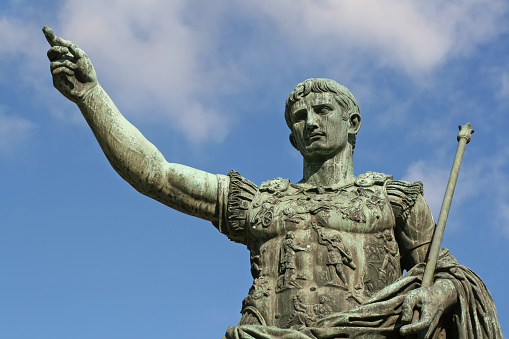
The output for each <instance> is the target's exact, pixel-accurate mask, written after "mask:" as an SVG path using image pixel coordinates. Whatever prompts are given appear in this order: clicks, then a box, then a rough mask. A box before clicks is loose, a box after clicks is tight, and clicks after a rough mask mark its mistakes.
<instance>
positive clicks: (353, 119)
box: [348, 113, 362, 134]
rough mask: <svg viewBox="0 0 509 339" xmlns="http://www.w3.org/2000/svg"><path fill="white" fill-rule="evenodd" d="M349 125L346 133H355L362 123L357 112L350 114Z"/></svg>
mask: <svg viewBox="0 0 509 339" xmlns="http://www.w3.org/2000/svg"><path fill="white" fill-rule="evenodd" d="M349 123H350V126H349V127H348V133H350V134H357V132H358V131H359V129H360V128H361V125H362V118H361V115H360V114H359V113H353V114H350V119H349Z"/></svg>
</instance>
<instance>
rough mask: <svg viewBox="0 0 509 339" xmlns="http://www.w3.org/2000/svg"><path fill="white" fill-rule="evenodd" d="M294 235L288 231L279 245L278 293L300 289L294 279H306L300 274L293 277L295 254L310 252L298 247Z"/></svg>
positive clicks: (307, 249)
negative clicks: (289, 289)
mask: <svg viewBox="0 0 509 339" xmlns="http://www.w3.org/2000/svg"><path fill="white" fill-rule="evenodd" d="M294 238H295V233H293V232H292V231H289V232H288V233H287V234H286V236H285V239H284V240H283V244H282V245H281V262H280V265H281V266H280V271H281V276H280V279H279V280H278V291H282V290H284V289H287V288H300V285H299V284H298V283H297V281H296V279H306V278H305V276H304V275H303V274H302V273H299V274H297V275H295V268H296V266H295V255H296V253H295V252H298V251H306V252H310V251H311V250H310V249H309V248H303V247H299V246H297V245H296V244H295V242H294Z"/></svg>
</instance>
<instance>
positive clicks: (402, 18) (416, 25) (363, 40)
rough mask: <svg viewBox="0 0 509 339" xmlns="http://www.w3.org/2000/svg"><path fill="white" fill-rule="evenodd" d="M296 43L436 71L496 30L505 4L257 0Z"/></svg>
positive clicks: (320, 50)
mask: <svg viewBox="0 0 509 339" xmlns="http://www.w3.org/2000/svg"><path fill="white" fill-rule="evenodd" d="M257 4H258V6H260V7H261V10H264V11H265V13H266V14H267V15H269V16H271V17H272V19H273V20H274V22H276V23H277V25H278V26H279V28H280V29H281V30H282V31H283V32H284V34H286V35H287V36H289V37H290V38H291V39H292V42H293V43H295V44H299V45H301V46H303V47H305V48H308V49H310V52H311V53H314V54H316V53H327V52H328V51H330V50H340V51H342V53H341V54H342V55H343V57H344V58H348V54H349V53H350V52H351V51H355V50H361V51H364V52H366V54H370V55H376V56H377V59H376V60H377V61H378V62H381V63H382V64H386V65H389V66H391V67H393V68H397V69H401V68H403V70H405V71H406V72H407V73H409V74H420V73H426V72H429V71H432V70H433V68H434V67H436V66H438V65H440V64H442V63H443V62H445V61H446V59H447V57H449V56H456V55H458V54H462V53H465V52H468V51H470V50H471V49H472V48H476V47H477V45H478V44H479V43H482V42H485V41H486V40H487V39H489V38H490V37H492V36H493V35H495V34H497V33H501V32H500V29H499V31H497V27H496V23H497V20H498V19H499V18H500V17H501V16H502V15H503V14H504V12H505V11H506V9H507V5H506V4H505V3H504V2H503V1H500V0H489V1H480V0H470V1H463V0H462V1H460V0H457V1H447V2H443V1H440V2H439V1H426V2H421V1H407V0H387V1H369V0H357V1H330V0H329V1H327V0H324V1H319V2H316V1H311V0H300V1H295V0H284V1H278V2H277V3H274V2H272V1H269V0H264V1H258V2H257Z"/></svg>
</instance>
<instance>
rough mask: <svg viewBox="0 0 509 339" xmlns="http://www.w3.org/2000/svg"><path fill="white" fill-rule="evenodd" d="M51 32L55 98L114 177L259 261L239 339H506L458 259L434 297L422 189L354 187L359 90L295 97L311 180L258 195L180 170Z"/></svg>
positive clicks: (377, 184) (249, 185)
mask: <svg viewBox="0 0 509 339" xmlns="http://www.w3.org/2000/svg"><path fill="white" fill-rule="evenodd" d="M43 31H44V34H45V36H46V39H47V40H48V42H49V44H50V45H51V48H50V49H49V51H48V58H49V60H50V69H51V73H52V77H53V84H54V86H55V87H56V88H57V89H58V90H59V91H60V92H61V93H62V94H63V95H64V96H65V97H66V98H67V99H69V100H71V101H72V102H74V103H76V104H77V106H78V107H79V109H80V110H81V112H82V114H83V116H84V118H85V119H86V121H87V123H88V124H89V126H90V127H91V129H92V132H93V134H94V136H95V137H96V139H97V141H98V142H99V145H100V147H101V148H102V150H103V152H104V154H105V155H106V157H107V158H108V161H109V162H110V164H111V165H112V167H113V168H114V170H115V171H116V172H117V173H118V174H119V175H120V176H121V177H122V178H123V179H125V180H126V181H127V182H128V183H129V184H130V185H132V186H133V187H134V188H135V189H136V190H137V191H139V192H141V193H142V194H145V195H147V196H149V197H151V198H153V199H155V200H157V201H159V202H161V203H162V204H165V205H167V206H169V207H171V208H174V209H176V210H178V211H181V212H183V213H187V214H189V215H193V216H196V217H199V218H202V219H205V220H208V221H211V222H212V224H213V225H214V226H215V227H216V228H217V229H218V230H219V231H220V232H221V233H223V234H224V235H226V236H227V237H228V238H229V239H230V240H233V241H235V242H238V243H241V244H244V245H246V246H247V248H248V249H249V250H250V251H251V271H252V274H253V286H252V287H251V289H250V290H249V294H248V296H247V297H246V298H245V299H244V302H243V305H242V311H241V312H242V318H241V320H240V322H239V324H238V325H237V326H233V325H232V326H230V327H229V328H228V329H227V330H226V334H225V338H226V339H239V338H254V339H256V338H264V339H268V338H274V339H275V338H282V337H285V338H297V339H321V338H323V339H325V338H402V337H405V338H414V337H415V336H417V335H418V334H420V333H423V334H424V335H425V337H426V338H439V337H440V338H444V336H446V337H449V338H472V337H475V338H502V333H501V330H500V326H499V325H498V319H497V313H496V309H495V306H494V303H493V300H492V298H491V296H490V294H489V292H488V290H487V289H486V287H485V285H484V283H483V282H482V280H481V279H480V278H479V277H478V276H477V275H476V274H475V273H473V272H472V271H471V270H469V269H468V268H466V267H465V266H463V265H460V264H459V263H458V262H457V261H456V259H455V258H454V257H453V256H452V255H451V254H449V253H448V251H447V250H446V249H443V250H442V252H441V255H440V258H439V261H438V264H437V268H436V270H435V275H434V284H433V285H432V286H430V287H421V282H422V277H423V271H424V266H425V264H424V262H425V261H426V255H427V251H428V247H429V244H430V241H431V237H432V235H433V231H434V227H435V222H434V220H433V216H432V215H431V212H430V210H429V207H428V205H427V204H426V202H425V201H424V198H423V195H422V194H423V188H422V183H420V182H406V181H401V180H394V179H393V178H392V176H391V175H386V174H383V173H377V172H367V173H364V174H360V175H357V176H356V175H355V174H354V169H353V160H352V159H353V150H354V147H355V141H356V137H357V132H358V131H359V129H360V127H361V115H360V111H359V106H358V104H357V101H356V100H355V98H354V96H353V95H352V93H350V91H349V90H348V89H347V88H346V87H344V86H342V85H340V84H338V83H337V82H335V81H333V80H330V79H322V78H316V79H308V80H305V81H303V82H302V83H300V84H298V85H297V86H296V87H295V88H294V89H293V91H291V94H290V96H289V97H288V99H287V101H286V106H285V112H284V116H285V119H286V122H287V125H288V127H289V129H290V142H291V144H292V145H293V146H294V147H295V149H296V150H297V151H299V152H300V154H301V155H302V158H303V175H302V179H301V180H300V181H299V182H297V183H290V181H289V180H288V179H282V178H277V179H272V180H268V181H266V182H264V183H262V184H261V185H256V184H254V183H253V182H251V181H249V180H248V179H246V178H244V177H242V176H241V175H240V174H239V173H237V172H235V171H230V173H228V175H222V174H217V175H216V174H211V173H208V172H204V171H200V170H198V169H194V168H191V167H188V166H185V165H180V164H176V163H172V162H168V161H166V159H165V158H164V156H163V155H162V154H161V153H160V152H159V150H158V149H157V148H156V147H155V146H154V145H153V144H152V143H150V142H149V141H148V140H147V139H146V138H145V137H144V136H143V135H142V134H141V133H140V131H139V130H138V129H136V128H135V127H134V126H133V125H132V124H131V123H130V122H129V121H127V120H126V119H125V118H124V117H123V116H122V114H121V113H120V112H119V110H118V109H117V107H116V106H115V104H114V103H113V101H112V100H111V99H110V97H109V96H108V94H107V93H106V92H105V91H104V89H103V88H102V87H101V85H100V84H99V82H98V80H97V76H96V73H95V70H94V67H93V66H92V63H91V61H90V59H89V57H88V56H87V54H86V53H85V52H84V51H83V50H82V49H80V48H79V47H78V46H77V45H76V44H74V43H72V42H70V41H68V40H64V39H62V38H60V37H56V36H55V34H54V33H53V31H52V30H51V29H50V28H49V27H44V28H43ZM317 221H319V222H317ZM190 264H191V263H190ZM403 270H406V271H407V272H406V273H405V274H402V272H403ZM325 276H327V277H328V278H327V279H325V280H324V277H325ZM246 290H247V287H246ZM352 300H355V302H352ZM414 313H415V316H414ZM196 318H197V319H199V315H197V316H196ZM205 333H206V330H205ZM204 337H207V334H205V335H204Z"/></svg>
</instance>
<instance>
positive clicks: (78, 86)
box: [43, 26, 228, 222]
mask: <svg viewBox="0 0 509 339" xmlns="http://www.w3.org/2000/svg"><path fill="white" fill-rule="evenodd" d="M43 31H44V34H45V36H46V39H47V40H48V42H49V44H50V45H51V46H52V47H51V48H50V50H49V51H48V58H49V59H50V61H51V73H52V75H53V84H54V86H55V88H57V89H58V90H59V91H60V92H61V93H62V94H63V95H64V96H65V97H66V98H67V99H69V100H71V101H73V102H75V103H76V104H77V105H78V107H79V108H80V110H81V112H82V113H83V116H84V117H85V119H86V121H87V122H88V124H89V125H90V128H91V129H92V132H93V133H94V135H95V137H96V138H97V141H98V142H99V145H100V146H101V148H102V150H103V152H104V154H105V155H106V157H107V158H108V161H109V162H110V164H111V165H112V166H113V168H114V169H115V171H117V173H118V174H120V176H121V177H122V178H124V179H125V180H126V181H127V182H128V183H129V184H131V185H132V186H133V187H134V188H135V189H136V190H138V191H139V192H141V193H143V194H145V195H147V196H149V197H151V198H154V199H156V200H158V201H160V202H161V203H163V204H165V205H167V206H169V207H172V208H174V209H177V210H179V211H181V212H184V213H187V214H190V215H194V216H197V217H200V218H203V219H207V220H210V221H213V222H217V221H218V208H217V204H218V178H217V176H216V175H213V174H210V173H207V172H203V171H200V170H196V169H194V168H191V167H187V166H184V165H179V164H172V163H168V162H167V161H166V160H165V158H164V157H163V155H162V154H161V153H160V152H159V150H158V149H157V148H156V147H155V146H154V145H152V143H150V142H149V141H148V140H147V139H145V137H144V136H143V135H142V134H141V133H140V131H138V129H137V128H136V127H134V126H133V125H132V124H131V123H129V121H127V120H126V119H125V118H124V117H123V116H122V114H120V112H119V111H118V109H117V107H116V106H115V104H114V103H113V101H112V100H111V99H110V97H109V96H108V94H106V92H105V91H104V90H103V89H102V87H101V86H100V85H99V83H98V81H97V76H96V73H95V70H94V67H93V66H92V63H91V62H90V59H89V58H88V56H87V54H86V53H85V52H84V51H83V50H81V49H80V48H79V47H78V46H76V45H75V44H74V43H72V42H70V41H68V40H64V39H62V38H60V37H58V38H57V37H56V36H55V34H54V33H53V31H52V30H51V28H49V27H47V26H45V27H44V28H43ZM222 180H228V179H227V177H226V176H224V177H223V179H222Z"/></svg>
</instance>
